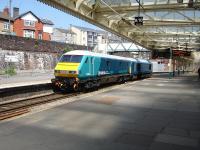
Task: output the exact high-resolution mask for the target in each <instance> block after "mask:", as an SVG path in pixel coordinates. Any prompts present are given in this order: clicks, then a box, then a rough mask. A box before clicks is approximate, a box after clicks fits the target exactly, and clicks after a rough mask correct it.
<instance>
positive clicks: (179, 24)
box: [39, 0, 200, 50]
mask: <svg viewBox="0 0 200 150" xmlns="http://www.w3.org/2000/svg"><path fill="white" fill-rule="evenodd" d="M39 1H42V2H44V3H47V4H49V5H51V6H53V7H55V8H58V9H61V10H63V11H66V12H68V13H70V14H72V15H74V16H77V17H79V18H81V19H84V20H86V21H88V22H90V23H93V24H95V25H97V26H99V27H101V28H104V29H106V30H109V31H111V32H113V33H115V34H118V35H120V36H122V37H124V38H126V39H129V40H131V41H133V42H134V43H136V44H139V45H140V46H143V47H145V48H147V49H150V50H158V49H166V48H170V47H171V48H173V49H179V50H199V49H200V0H39ZM139 3H140V11H139ZM138 16H141V17H143V25H135V22H134V21H135V17H138Z"/></svg>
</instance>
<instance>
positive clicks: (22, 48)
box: [0, 34, 91, 73]
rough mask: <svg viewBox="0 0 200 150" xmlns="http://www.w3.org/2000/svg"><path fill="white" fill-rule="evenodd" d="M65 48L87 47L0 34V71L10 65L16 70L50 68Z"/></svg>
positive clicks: (83, 48) (85, 48) (84, 48)
mask: <svg viewBox="0 0 200 150" xmlns="http://www.w3.org/2000/svg"><path fill="white" fill-rule="evenodd" d="M67 49H74V50H76V49H80V50H87V47H86V46H81V45H72V44H65V43H59V42H51V41H43V40H35V39H30V38H22V37H16V36H10V35H1V34H0V73H1V72H4V71H5V69H6V68H9V67H11V66H14V68H15V69H16V70H17V71H19V70H31V71H33V70H52V69H54V67H55V65H56V63H57V60H58V58H59V57H60V56H61V54H62V53H63V51H64V50H67ZM89 49H91V48H89Z"/></svg>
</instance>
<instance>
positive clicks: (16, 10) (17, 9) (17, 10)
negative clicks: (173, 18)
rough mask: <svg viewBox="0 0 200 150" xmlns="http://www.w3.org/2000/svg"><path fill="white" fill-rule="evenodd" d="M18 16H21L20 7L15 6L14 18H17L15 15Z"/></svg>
mask: <svg viewBox="0 0 200 150" xmlns="http://www.w3.org/2000/svg"><path fill="white" fill-rule="evenodd" d="M17 16H19V8H17V7H14V8H13V18H15V17H17Z"/></svg>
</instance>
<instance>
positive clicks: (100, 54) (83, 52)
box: [64, 50, 137, 62]
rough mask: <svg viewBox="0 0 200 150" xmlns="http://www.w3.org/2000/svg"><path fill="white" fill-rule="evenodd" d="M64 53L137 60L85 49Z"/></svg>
mask: <svg viewBox="0 0 200 150" xmlns="http://www.w3.org/2000/svg"><path fill="white" fill-rule="evenodd" d="M64 55H87V56H97V57H104V58H111V59H118V60H128V61H133V62H137V60H136V59H134V58H127V57H121V56H115V55H108V54H102V53H95V52H90V51H84V50H74V51H70V52H67V53H65V54H64Z"/></svg>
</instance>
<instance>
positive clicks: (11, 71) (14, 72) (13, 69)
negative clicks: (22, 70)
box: [5, 66, 17, 76]
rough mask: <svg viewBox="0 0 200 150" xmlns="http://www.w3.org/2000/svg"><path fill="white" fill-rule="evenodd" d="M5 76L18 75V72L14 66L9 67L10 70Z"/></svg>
mask: <svg viewBox="0 0 200 150" xmlns="http://www.w3.org/2000/svg"><path fill="white" fill-rule="evenodd" d="M5 74H8V75H10V76H13V75H16V74H17V72H16V70H15V67H14V66H9V67H8V68H6V70H5Z"/></svg>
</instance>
